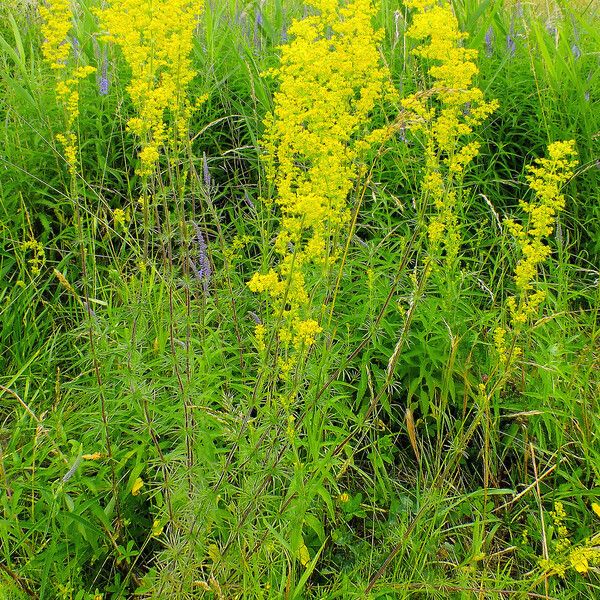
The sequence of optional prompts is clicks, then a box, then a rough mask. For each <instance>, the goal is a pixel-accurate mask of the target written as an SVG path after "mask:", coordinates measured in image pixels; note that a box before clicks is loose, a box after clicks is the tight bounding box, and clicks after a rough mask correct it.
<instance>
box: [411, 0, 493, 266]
mask: <svg viewBox="0 0 600 600" xmlns="http://www.w3.org/2000/svg"><path fill="white" fill-rule="evenodd" d="M405 4H406V6H407V7H409V8H412V9H414V10H415V14H414V15H413V19H412V23H411V26H410V27H409V29H408V31H407V36H408V37H410V38H412V39H414V40H415V41H417V42H419V44H418V45H417V47H416V48H414V49H413V50H412V54H413V55H415V56H418V57H421V58H423V59H425V60H426V61H427V62H428V63H429V64H430V65H431V66H430V67H429V69H428V75H429V77H430V80H431V81H430V84H429V85H430V89H429V90H427V91H426V92H425V93H424V92H422V91H420V92H417V93H415V94H413V95H411V96H408V97H406V98H404V99H403V100H402V106H403V107H404V109H405V110H407V111H409V113H412V114H414V116H415V118H414V119H413V125H411V128H412V129H413V130H416V131H418V130H421V131H423V132H424V134H425V160H426V163H425V178H424V181H423V190H424V192H425V193H426V195H427V196H428V197H429V198H431V199H432V202H433V206H434V208H435V211H436V212H435V216H434V217H433V218H432V220H431V221H430V224H429V239H430V241H431V242H432V244H433V246H434V247H438V246H439V245H440V244H442V243H443V245H444V247H445V249H446V252H447V257H448V260H449V261H451V260H452V258H453V257H455V256H456V254H457V252H458V249H459V244H460V233H459V230H458V221H457V217H456V210H455V207H456V204H457V202H458V200H459V198H458V196H457V191H456V190H457V188H459V187H460V186H457V185H456V183H457V180H460V177H461V175H462V173H463V172H464V169H465V167H466V166H467V165H468V164H469V163H470V162H471V161H472V160H473V159H474V158H475V157H476V156H477V154H478V152H479V144H478V143H477V142H475V141H471V142H467V143H465V138H468V136H469V135H471V134H472V133H473V129H474V127H476V126H477V125H479V124H480V123H481V122H483V121H484V120H485V119H486V118H487V117H488V116H489V115H490V114H491V113H492V112H494V110H496V108H497V107H498V103H497V101H495V100H493V101H491V102H486V101H485V100H484V96H483V92H482V91H481V90H480V89H479V88H477V87H476V86H474V85H473V79H474V77H475V76H476V75H477V73H478V68H477V65H476V64H475V61H476V59H477V54H478V53H477V51H476V50H471V49H467V48H465V47H464V46H463V40H464V39H465V38H466V37H467V34H466V33H462V32H461V31H460V29H459V26H458V20H457V19H456V16H455V15H454V13H453V12H452V8H451V5H450V4H449V3H447V2H442V3H439V2H437V1H435V0H406V2H405Z"/></svg>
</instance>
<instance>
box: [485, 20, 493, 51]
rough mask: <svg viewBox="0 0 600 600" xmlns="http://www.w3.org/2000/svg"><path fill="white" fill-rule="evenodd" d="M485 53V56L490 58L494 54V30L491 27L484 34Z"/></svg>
mask: <svg viewBox="0 0 600 600" xmlns="http://www.w3.org/2000/svg"><path fill="white" fill-rule="evenodd" d="M485 53H486V56H492V54H493V53H494V28H493V27H492V26H491V25H490V27H489V28H488V30H487V31H486V32H485Z"/></svg>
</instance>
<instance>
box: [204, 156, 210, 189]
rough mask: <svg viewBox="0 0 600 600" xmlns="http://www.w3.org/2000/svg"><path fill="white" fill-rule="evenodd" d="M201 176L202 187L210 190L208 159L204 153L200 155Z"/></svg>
mask: <svg viewBox="0 0 600 600" xmlns="http://www.w3.org/2000/svg"><path fill="white" fill-rule="evenodd" d="M202 174H203V175H204V185H205V186H206V187H207V189H210V186H211V184H212V181H211V178H210V171H209V170H208V159H207V158H206V152H203V153H202Z"/></svg>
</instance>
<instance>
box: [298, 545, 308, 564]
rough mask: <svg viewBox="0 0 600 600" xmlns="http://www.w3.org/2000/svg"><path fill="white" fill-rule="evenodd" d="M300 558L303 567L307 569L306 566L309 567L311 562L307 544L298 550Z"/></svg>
mask: <svg viewBox="0 0 600 600" xmlns="http://www.w3.org/2000/svg"><path fill="white" fill-rule="evenodd" d="M298 558H299V559H300V563H301V564H302V566H303V567H306V565H308V563H309V562H310V554H309V552H308V548H307V547H306V544H302V545H301V546H300V548H298Z"/></svg>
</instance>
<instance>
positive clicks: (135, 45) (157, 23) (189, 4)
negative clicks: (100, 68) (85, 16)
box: [98, 0, 203, 176]
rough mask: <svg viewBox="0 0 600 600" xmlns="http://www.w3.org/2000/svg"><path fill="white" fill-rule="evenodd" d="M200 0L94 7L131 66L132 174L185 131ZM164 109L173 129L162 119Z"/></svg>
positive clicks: (148, 166)
mask: <svg viewBox="0 0 600 600" xmlns="http://www.w3.org/2000/svg"><path fill="white" fill-rule="evenodd" d="M202 5H203V2H202V1H192V0H118V1H117V0H114V1H113V2H112V3H111V4H110V5H109V6H108V7H106V8H104V9H101V10H99V11H98V15H99V19H100V24H101V27H102V28H103V29H105V30H106V31H107V36H106V37H107V39H108V40H110V41H113V42H115V43H116V44H118V45H119V47H120V48H121V51H122V52H123V55H124V57H125V60H126V61H127V64H128V65H129V68H130V69H131V82H130V83H129V85H128V86H127V91H128V93H129V96H130V97H131V100H132V102H133V105H134V107H135V110H136V112H137V115H136V116H135V117H132V118H131V119H129V121H128V127H129V130H130V131H131V132H133V133H134V134H135V135H136V136H138V137H139V139H140V143H141V150H140V153H139V159H140V165H139V167H138V169H137V173H138V174H139V175H141V176H148V175H151V174H152V173H153V172H154V169H155V167H156V163H157V161H158V159H159V156H160V151H161V149H162V148H163V146H164V145H165V143H166V142H167V141H171V142H172V143H176V142H177V140H181V139H182V138H183V136H184V134H185V133H186V128H187V122H188V119H189V114H190V112H191V105H190V103H189V102H188V100H187V97H186V89H187V87H188V84H189V83H190V81H191V80H192V79H193V77H194V75H195V72H194V70H193V69H192V64H191V59H190V55H191V52H192V46H193V33H194V29H195V27H196V23H197V15H198V12H199V11H200V10H201V9H202ZM167 110H169V111H170V113H171V116H172V118H173V121H174V128H173V129H171V130H170V129H169V128H168V127H167V124H166V122H165V121H166V114H165V113H166V111H167Z"/></svg>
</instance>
